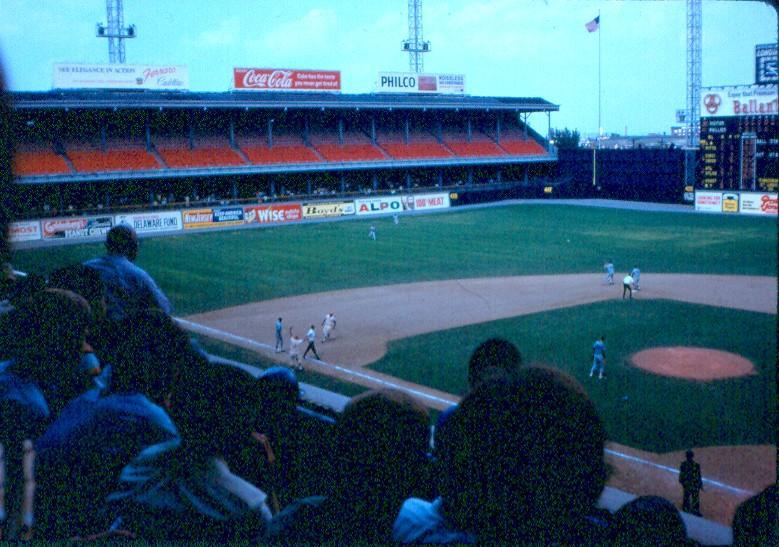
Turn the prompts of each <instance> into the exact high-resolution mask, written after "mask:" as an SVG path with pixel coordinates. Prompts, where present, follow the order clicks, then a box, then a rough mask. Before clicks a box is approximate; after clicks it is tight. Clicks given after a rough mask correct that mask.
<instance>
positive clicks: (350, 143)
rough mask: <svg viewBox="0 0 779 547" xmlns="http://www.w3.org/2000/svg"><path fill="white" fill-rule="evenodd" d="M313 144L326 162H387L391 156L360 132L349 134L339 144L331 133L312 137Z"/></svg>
mask: <svg viewBox="0 0 779 547" xmlns="http://www.w3.org/2000/svg"><path fill="white" fill-rule="evenodd" d="M310 140H311V144H312V145H313V146H314V148H316V150H317V151H318V152H319V154H320V155H321V156H322V157H323V158H324V159H325V160H326V161H337V162H345V161H375V160H385V159H388V158H389V156H388V155H386V154H385V153H384V152H382V150H381V149H380V148H379V147H378V146H375V145H373V144H371V141H370V139H369V138H368V137H367V136H366V135H363V134H362V133H358V132H351V133H347V134H345V135H344V136H343V142H342V143H339V142H338V141H339V139H338V137H337V136H336V135H333V134H330V133H323V134H316V135H312V136H311V138H310Z"/></svg>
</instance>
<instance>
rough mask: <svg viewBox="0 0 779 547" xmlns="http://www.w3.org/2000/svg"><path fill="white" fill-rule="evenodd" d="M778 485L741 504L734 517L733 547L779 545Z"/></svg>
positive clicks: (773, 485)
mask: <svg viewBox="0 0 779 547" xmlns="http://www.w3.org/2000/svg"><path fill="white" fill-rule="evenodd" d="M778 511H779V497H778V496H777V491H776V483H774V484H772V485H771V486H769V487H768V488H766V489H765V490H763V491H762V492H760V493H759V494H757V495H756V496H752V497H751V498H749V499H748V500H746V501H744V502H742V503H741V505H739V506H738V507H737V508H736V514H735V515H733V545H779V523H778V522H777V512H778Z"/></svg>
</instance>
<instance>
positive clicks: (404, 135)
mask: <svg viewBox="0 0 779 547" xmlns="http://www.w3.org/2000/svg"><path fill="white" fill-rule="evenodd" d="M403 144H408V114H406V126H405V131H404V132H403Z"/></svg>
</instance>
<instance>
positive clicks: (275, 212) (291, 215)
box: [243, 203, 303, 224]
mask: <svg viewBox="0 0 779 547" xmlns="http://www.w3.org/2000/svg"><path fill="white" fill-rule="evenodd" d="M301 218H303V209H302V208H301V206H300V204H299V203H279V204H276V205H250V206H248V207H244V208H243V220H244V222H245V223H247V224H251V223H255V222H257V223H259V224H277V223H281V222H295V221H298V220H300V219H301Z"/></svg>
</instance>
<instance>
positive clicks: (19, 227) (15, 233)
mask: <svg viewBox="0 0 779 547" xmlns="http://www.w3.org/2000/svg"><path fill="white" fill-rule="evenodd" d="M40 238H41V223H40V222H38V221H37V220H25V221H21V222H12V223H11V224H9V225H8V239H9V240H10V241H36V240H38V239H40Z"/></svg>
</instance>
